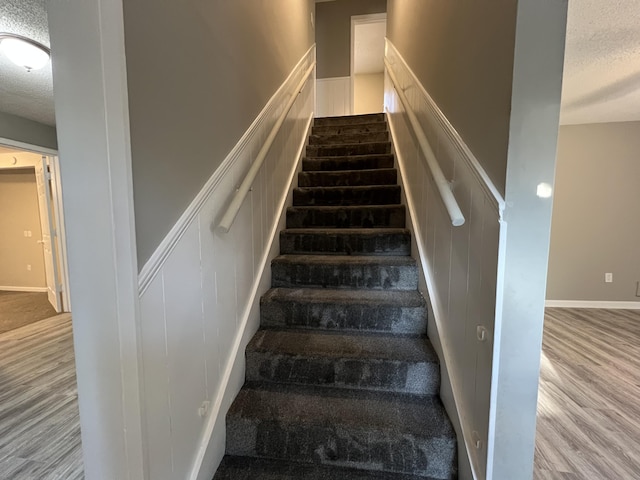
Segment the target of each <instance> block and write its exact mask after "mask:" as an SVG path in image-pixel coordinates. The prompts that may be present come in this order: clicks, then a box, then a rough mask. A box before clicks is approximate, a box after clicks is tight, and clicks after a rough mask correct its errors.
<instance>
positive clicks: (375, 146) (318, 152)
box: [307, 142, 391, 157]
mask: <svg viewBox="0 0 640 480" xmlns="http://www.w3.org/2000/svg"><path fill="white" fill-rule="evenodd" d="M382 153H391V142H370V143H346V144H341V145H308V146H307V157H331V156H349V155H374V154H382Z"/></svg>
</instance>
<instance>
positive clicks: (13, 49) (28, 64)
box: [0, 33, 50, 72]
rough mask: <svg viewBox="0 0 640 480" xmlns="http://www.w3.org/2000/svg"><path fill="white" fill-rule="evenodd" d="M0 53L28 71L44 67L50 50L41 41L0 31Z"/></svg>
mask: <svg viewBox="0 0 640 480" xmlns="http://www.w3.org/2000/svg"><path fill="white" fill-rule="evenodd" d="M0 53H1V54H4V55H6V56H7V58H8V59H9V60H11V61H12V62H13V63H15V64H16V65H19V66H21V67H24V68H26V69H27V71H29V72H30V71H31V70H38V69H40V68H42V67H44V66H45V65H46V64H47V62H48V61H49V56H50V50H49V49H48V48H47V47H45V46H44V45H42V44H41V43H38V42H36V41H35V40H31V39H30V38H27V37H23V36H22V35H15V34H13V33H0Z"/></svg>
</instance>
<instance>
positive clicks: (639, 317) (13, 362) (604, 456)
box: [0, 309, 640, 480]
mask: <svg viewBox="0 0 640 480" xmlns="http://www.w3.org/2000/svg"><path fill="white" fill-rule="evenodd" d="M83 478H84V473H83V466H82V450H81V443H80V426H79V418H78V406H77V392H76V380H75V366H74V355H73V342H72V334H71V317H70V315H68V314H62V315H58V316H55V317H52V318H49V319H47V320H42V321H39V322H36V323H33V324H31V325H28V326H26V327H22V328H19V329H16V330H13V331H11V332H6V333H2V334H0V479H3V480H5V479H7V480H8V479H11V480H82V479H83ZM534 478H535V479H536V480H609V479H610V480H634V479H640V311H637V310H636V311H629V310H593V309H548V310H547V312H546V319H545V331H544V342H543V356H542V368H541V379H540V397H539V403H538V434H537V441H536V457H535V474H534Z"/></svg>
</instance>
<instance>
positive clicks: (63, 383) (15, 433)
mask: <svg viewBox="0 0 640 480" xmlns="http://www.w3.org/2000/svg"><path fill="white" fill-rule="evenodd" d="M83 478H84V470H83V464H82V449H81V443H80V422H79V417H78V401H77V389H76V377H75V364H74V353H73V341H72V333H71V316H70V315H69V314H62V315H57V316H55V317H52V318H49V319H46V320H42V321H39V322H36V323H33V324H31V325H28V326H26V327H22V328H19V329H16V330H12V331H10V332H6V333H2V334H0V479H2V480H82V479H83Z"/></svg>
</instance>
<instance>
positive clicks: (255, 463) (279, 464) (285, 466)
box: [213, 455, 425, 480]
mask: <svg viewBox="0 0 640 480" xmlns="http://www.w3.org/2000/svg"><path fill="white" fill-rule="evenodd" d="M213 480H425V477H417V476H415V475H400V474H397V473H387V472H371V471H367V470H357V469H354V468H342V467H328V466H325V465H315V464H308V463H297V462H286V461H282V460H269V459H264V458H251V457H235V456H232V455H226V456H225V457H224V458H223V459H222V463H221V464H220V468H219V469H218V471H217V473H216V475H215V477H213Z"/></svg>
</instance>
